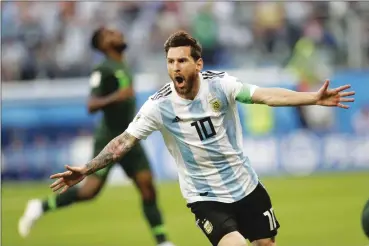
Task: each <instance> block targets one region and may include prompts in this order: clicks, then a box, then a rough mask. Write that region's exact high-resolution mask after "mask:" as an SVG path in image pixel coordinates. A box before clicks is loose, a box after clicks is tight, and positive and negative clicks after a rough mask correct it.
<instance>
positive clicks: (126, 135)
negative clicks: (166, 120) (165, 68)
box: [50, 101, 160, 192]
mask: <svg viewBox="0 0 369 246" xmlns="http://www.w3.org/2000/svg"><path fill="white" fill-rule="evenodd" d="M154 106H155V105H153V103H152V102H151V101H148V102H146V103H145V104H144V106H142V108H141V109H140V112H139V113H138V114H137V116H136V117H135V119H134V120H133V121H132V122H131V124H129V126H128V128H127V130H126V131H125V132H123V133H122V134H121V135H119V136H118V137H116V138H114V139H113V140H111V141H110V142H109V143H108V144H107V145H106V146H105V148H104V149H103V150H102V151H101V152H100V153H99V154H98V155H97V156H96V157H95V158H93V159H92V160H91V161H89V162H88V163H87V164H86V165H84V166H68V165H66V166H65V168H66V169H67V171H65V172H62V173H57V174H54V175H51V176H50V178H52V179H57V180H56V181H55V182H54V183H53V184H51V185H50V188H52V190H53V191H58V190H61V192H65V191H66V190H68V189H69V188H70V187H72V186H74V185H76V184H78V183H79V182H81V181H82V180H83V179H84V178H85V177H86V176H87V175H90V174H92V173H95V172H97V171H98V170H100V169H102V168H104V167H106V166H108V165H109V164H111V163H114V162H116V161H118V160H119V159H121V158H122V157H123V156H124V155H125V154H127V153H128V151H130V150H131V149H132V148H133V146H135V144H137V143H138V141H139V140H140V139H146V138H147V137H148V136H149V135H150V134H151V133H152V132H153V131H155V130H158V129H159V127H160V125H159V123H158V115H157V114H156V112H157V111H156V110H155V108H154Z"/></svg>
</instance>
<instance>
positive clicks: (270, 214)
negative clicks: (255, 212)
mask: <svg viewBox="0 0 369 246" xmlns="http://www.w3.org/2000/svg"><path fill="white" fill-rule="evenodd" d="M263 214H264V216H268V219H269V226H270V230H271V231H273V230H274V229H275V228H277V223H276V222H275V216H274V212H273V208H271V209H269V210H267V211H265V212H264V213H263Z"/></svg>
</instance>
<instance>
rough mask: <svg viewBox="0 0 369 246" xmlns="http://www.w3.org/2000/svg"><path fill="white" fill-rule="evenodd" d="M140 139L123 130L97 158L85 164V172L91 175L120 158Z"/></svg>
mask: <svg viewBox="0 0 369 246" xmlns="http://www.w3.org/2000/svg"><path fill="white" fill-rule="evenodd" d="M138 141H139V139H137V138H135V137H134V136H132V135H130V134H129V133H128V132H127V131H125V132H123V133H122V134H121V135H119V136H118V137H116V138H114V139H113V140H111V141H110V142H109V143H108V144H107V145H106V146H105V148H104V149H103V150H102V151H101V152H100V153H99V154H98V155H97V156H96V157H95V158H93V159H92V160H91V161H89V162H88V163H87V164H86V165H85V167H84V169H85V174H86V175H90V174H92V173H94V172H96V171H98V170H100V169H103V168H104V167H106V166H107V165H109V164H111V163H113V162H116V161H118V160H120V159H121V158H122V157H123V156H124V155H125V154H126V153H128V151H130V150H131V149H132V147H133V146H135V145H136V143H138Z"/></svg>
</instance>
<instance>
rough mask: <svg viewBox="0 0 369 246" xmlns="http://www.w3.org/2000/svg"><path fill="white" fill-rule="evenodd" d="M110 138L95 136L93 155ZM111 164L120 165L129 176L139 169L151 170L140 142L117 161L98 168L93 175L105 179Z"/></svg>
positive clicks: (97, 152)
mask: <svg viewBox="0 0 369 246" xmlns="http://www.w3.org/2000/svg"><path fill="white" fill-rule="evenodd" d="M111 139H113V138H108V137H104V138H102V137H97V138H95V140H94V157H95V156H97V155H98V154H99V153H100V152H101V151H102V150H103V149H104V147H105V146H106V145H107V144H108V143H109V142H110V140H111ZM113 165H120V166H121V167H122V168H123V170H124V172H125V173H126V174H127V176H128V177H130V178H132V177H134V175H135V174H137V173H139V172H141V171H144V170H148V171H151V169H150V164H149V161H148V159H147V157H146V154H145V151H144V150H143V148H142V146H141V144H140V143H138V144H137V145H136V146H134V147H133V148H132V149H131V150H130V151H129V152H128V153H127V154H126V155H125V156H124V157H123V158H122V159H121V160H120V161H119V162H118V163H116V164H111V165H110V166H107V167H105V168H104V169H100V170H99V171H97V172H96V173H95V175H96V176H98V177H100V178H102V179H106V178H107V177H108V175H109V172H110V170H111V168H112V167H113Z"/></svg>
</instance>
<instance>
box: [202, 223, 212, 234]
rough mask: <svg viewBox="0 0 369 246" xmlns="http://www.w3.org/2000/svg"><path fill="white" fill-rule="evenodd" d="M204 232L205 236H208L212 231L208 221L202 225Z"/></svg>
mask: <svg viewBox="0 0 369 246" xmlns="http://www.w3.org/2000/svg"><path fill="white" fill-rule="evenodd" d="M204 230H205V232H206V233H207V234H210V233H211V232H212V231H213V224H211V222H210V221H208V220H206V221H205V223H204Z"/></svg>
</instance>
